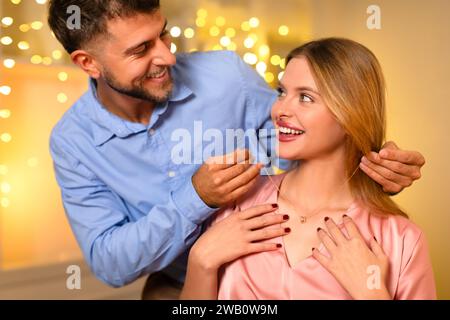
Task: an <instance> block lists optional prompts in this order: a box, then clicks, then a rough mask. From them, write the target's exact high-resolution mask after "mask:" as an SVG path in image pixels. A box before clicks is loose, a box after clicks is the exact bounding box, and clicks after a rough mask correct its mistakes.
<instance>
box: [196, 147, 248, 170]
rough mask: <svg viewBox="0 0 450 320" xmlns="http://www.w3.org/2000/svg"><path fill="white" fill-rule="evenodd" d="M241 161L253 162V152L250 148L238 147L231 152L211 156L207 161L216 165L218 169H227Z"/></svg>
mask: <svg viewBox="0 0 450 320" xmlns="http://www.w3.org/2000/svg"><path fill="white" fill-rule="evenodd" d="M241 162H244V163H250V162H251V154H250V151H249V150H248V149H237V150H235V151H234V152H231V153H229V154H226V155H223V156H217V157H211V158H209V159H208V160H206V161H205V163H207V164H214V165H216V167H217V169H226V168H229V167H231V166H233V165H235V164H237V163H241Z"/></svg>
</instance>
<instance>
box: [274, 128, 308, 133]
mask: <svg viewBox="0 0 450 320" xmlns="http://www.w3.org/2000/svg"><path fill="white" fill-rule="evenodd" d="M278 129H279V130H280V132H281V133H283V134H294V135H300V134H304V133H305V131H302V130H293V129H290V128H284V127H279V128H278Z"/></svg>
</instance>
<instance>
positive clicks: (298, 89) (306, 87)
mask: <svg viewBox="0 0 450 320" xmlns="http://www.w3.org/2000/svg"><path fill="white" fill-rule="evenodd" d="M294 90H296V91H310V92H312V93H314V94H316V95H318V96H320V93H319V92H317V91H316V90H314V89H313V88H311V87H308V86H301V87H297V88H295V89H294Z"/></svg>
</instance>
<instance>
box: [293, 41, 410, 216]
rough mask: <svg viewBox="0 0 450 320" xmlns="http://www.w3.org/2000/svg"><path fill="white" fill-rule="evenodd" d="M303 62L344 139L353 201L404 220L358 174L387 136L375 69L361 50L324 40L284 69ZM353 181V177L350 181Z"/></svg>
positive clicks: (302, 51)
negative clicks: (296, 62) (342, 130)
mask: <svg viewBox="0 0 450 320" xmlns="http://www.w3.org/2000/svg"><path fill="white" fill-rule="evenodd" d="M300 56H302V57H305V58H306V59H307V60H308V62H309V65H310V68H311V69H312V72H313V76H314V79H315V80H316V83H317V86H318V89H319V92H320V94H321V96H322V98H323V99H324V101H325V103H326V105H327V107H328V108H329V110H330V111H331V113H332V114H333V115H334V117H335V118H336V120H337V121H338V122H339V124H340V125H341V126H342V128H343V129H344V130H345V132H346V134H347V138H346V139H347V140H346V156H347V162H346V170H347V174H348V178H350V181H349V184H350V189H351V192H352V194H353V196H354V197H355V198H356V199H357V200H359V201H361V202H363V203H364V204H366V205H368V206H369V207H370V208H371V209H373V210H375V211H376V212H377V213H381V214H385V215H386V214H394V215H402V216H405V217H407V215H406V213H404V212H403V211H402V210H401V209H400V208H399V207H398V205H397V204H396V203H395V202H394V201H392V199H391V198H390V197H389V195H387V194H386V193H385V192H384V191H383V189H382V187H381V186H380V185H379V184H377V183H376V182H375V181H373V180H372V179H371V178H369V177H368V176H367V175H366V174H365V173H364V172H363V171H361V170H357V172H356V173H355V174H354V175H353V173H354V172H355V169H357V168H358V166H359V163H360V160H361V158H362V156H363V155H367V154H368V153H370V152H371V151H375V152H379V151H380V149H381V147H382V145H383V142H384V140H385V133H386V115H385V113H386V112H385V109H386V89H385V82H384V77H383V73H382V70H381V66H380V63H379V62H378V60H377V58H376V57H375V55H374V54H373V53H372V52H371V51H370V50H369V49H367V48H366V47H365V46H363V45H361V44H359V43H357V42H355V41H352V40H348V39H341V38H327V39H322V40H317V41H312V42H309V43H306V44H304V45H302V46H301V47H299V48H296V49H294V50H293V51H292V52H291V53H290V54H289V55H288V57H287V59H286V62H287V64H288V63H289V61H291V60H292V59H294V58H297V57H300ZM352 175H353V176H352Z"/></svg>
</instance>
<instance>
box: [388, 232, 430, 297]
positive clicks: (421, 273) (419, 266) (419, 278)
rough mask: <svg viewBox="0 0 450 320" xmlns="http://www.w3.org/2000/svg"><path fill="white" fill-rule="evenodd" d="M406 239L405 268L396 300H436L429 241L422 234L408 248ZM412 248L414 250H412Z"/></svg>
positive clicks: (403, 267) (403, 268) (401, 274)
mask: <svg viewBox="0 0 450 320" xmlns="http://www.w3.org/2000/svg"><path fill="white" fill-rule="evenodd" d="M407 238H408V236H406V238H405V247H404V255H403V257H404V259H403V263H402V264H403V266H402V270H401V273H400V278H399V282H398V288H397V293H396V296H395V299H396V300H435V299H436V285H435V282H434V275H433V268H432V265H431V260H430V255H429V251H428V245H427V241H426V239H425V236H424V234H423V233H422V232H420V234H419V237H418V238H416V239H417V240H416V241H415V242H414V240H413V241H411V242H410V243H412V246H410V248H408V245H407V244H408V241H407V240H408V239H407ZM411 248H412V249H411Z"/></svg>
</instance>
